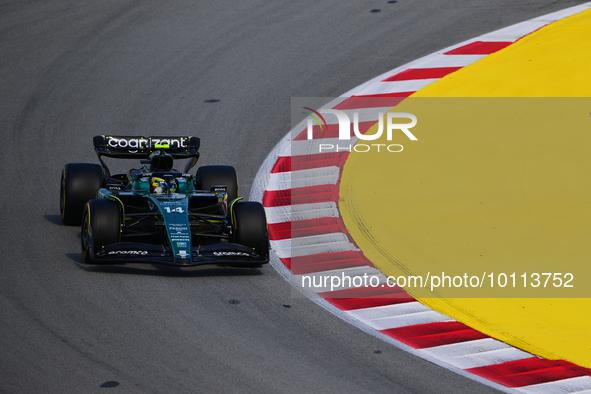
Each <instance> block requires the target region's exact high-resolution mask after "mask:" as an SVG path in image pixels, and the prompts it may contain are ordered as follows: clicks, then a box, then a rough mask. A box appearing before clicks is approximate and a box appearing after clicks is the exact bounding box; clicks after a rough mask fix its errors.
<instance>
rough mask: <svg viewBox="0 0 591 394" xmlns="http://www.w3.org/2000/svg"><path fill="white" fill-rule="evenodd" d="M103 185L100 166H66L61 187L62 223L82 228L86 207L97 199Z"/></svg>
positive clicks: (85, 164)
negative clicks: (97, 193)
mask: <svg viewBox="0 0 591 394" xmlns="http://www.w3.org/2000/svg"><path fill="white" fill-rule="evenodd" d="M103 183H104V182H103V169H102V168H101V166H99V165H98V164H88V163H70V164H66V165H65V166H64V169H63V170H62V180H61V186H60V214H61V218H62V222H64V224H66V225H68V226H74V225H75V226H80V223H82V215H83V212H84V206H85V205H86V203H87V202H88V201H89V200H92V199H93V198H95V197H96V192H97V190H99V189H100V188H101V187H103Z"/></svg>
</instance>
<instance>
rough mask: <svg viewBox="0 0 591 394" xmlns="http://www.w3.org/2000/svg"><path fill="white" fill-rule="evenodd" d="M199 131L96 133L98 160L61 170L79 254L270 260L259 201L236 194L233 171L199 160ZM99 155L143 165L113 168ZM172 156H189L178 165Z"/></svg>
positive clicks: (90, 258) (104, 260) (117, 259)
mask: <svg viewBox="0 0 591 394" xmlns="http://www.w3.org/2000/svg"><path fill="white" fill-rule="evenodd" d="M199 146H200V141H199V138H197V137H147V138H146V137H125V136H104V135H100V136H96V137H94V149H95V151H96V154H97V156H98V159H99V161H100V165H98V164H87V163H70V164H66V166H65V167H64V169H63V172H62V179H61V190H60V211H61V218H62V221H63V222H64V223H65V224H67V225H80V224H82V236H81V239H82V254H83V256H84V259H85V260H86V262H88V263H91V264H113V263H116V264H121V263H157V264H169V265H175V266H193V265H200V264H226V265H232V266H242V267H257V266H260V265H262V264H265V263H268V262H269V237H268V231H267V221H266V217H265V211H264V209H263V206H262V205H261V204H260V203H258V202H250V201H244V200H242V198H240V197H238V180H237V176H236V171H235V170H234V168H233V167H230V166H202V167H199V169H198V170H197V173H196V175H192V174H190V173H189V170H190V169H191V168H192V167H193V166H195V164H196V163H197V160H198V158H199ZM103 156H104V157H112V158H121V159H139V160H141V164H142V165H143V166H142V167H141V168H138V169H131V170H130V171H129V172H128V173H126V174H117V175H111V173H110V171H109V168H108V167H107V165H106V164H105V162H104V160H103ZM175 159H188V162H187V164H186V166H185V168H184V170H183V172H179V171H177V170H175V169H173V164H174V160H175Z"/></svg>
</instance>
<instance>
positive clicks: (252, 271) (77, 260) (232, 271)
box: [66, 253, 263, 278]
mask: <svg viewBox="0 0 591 394" xmlns="http://www.w3.org/2000/svg"><path fill="white" fill-rule="evenodd" d="M66 257H67V258H69V259H70V260H72V261H73V262H74V264H76V266H77V267H78V268H80V269H81V270H84V271H87V272H96V273H104V274H127V275H145V276H164V277H176V278H195V277H209V276H258V275H263V271H262V267H260V268H236V267H228V266H223V265H205V266H198V267H183V268H181V267H174V266H169V265H162V264H133V265H93V264H87V263H86V262H85V261H84V259H83V258H82V255H81V254H80V253H66Z"/></svg>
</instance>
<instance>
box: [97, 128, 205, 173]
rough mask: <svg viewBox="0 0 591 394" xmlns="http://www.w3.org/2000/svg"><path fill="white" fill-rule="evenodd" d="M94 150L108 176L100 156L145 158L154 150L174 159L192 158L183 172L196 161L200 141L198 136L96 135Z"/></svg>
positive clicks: (107, 170)
mask: <svg viewBox="0 0 591 394" xmlns="http://www.w3.org/2000/svg"><path fill="white" fill-rule="evenodd" d="M93 144H94V150H95V152H96V154H97V156H98V158H99V161H100V162H101V165H102V167H103V169H104V171H105V175H106V176H107V177H108V176H110V171H109V169H108V168H107V166H106V164H105V162H104V161H103V159H101V157H102V156H106V157H113V158H117V159H140V160H141V159H147V158H148V157H149V156H150V154H152V153H153V152H156V151H164V152H166V153H168V154H169V155H171V156H172V157H173V158H174V159H192V160H190V161H189V162H188V163H187V166H186V168H185V172H188V171H189V169H190V168H191V167H193V166H194V165H195V163H197V160H198V159H199V147H200V145H201V141H200V140H199V138H198V137H191V136H189V137H168V136H166V137H138V136H115V135H97V136H95V137H94V140H93Z"/></svg>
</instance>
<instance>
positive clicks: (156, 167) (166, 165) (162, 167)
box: [150, 153, 174, 172]
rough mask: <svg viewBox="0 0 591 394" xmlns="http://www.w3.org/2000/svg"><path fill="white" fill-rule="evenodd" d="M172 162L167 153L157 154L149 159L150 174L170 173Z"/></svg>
mask: <svg viewBox="0 0 591 394" xmlns="http://www.w3.org/2000/svg"><path fill="white" fill-rule="evenodd" d="M173 164H174V160H173V159H172V156H171V155H169V154H167V153H157V154H154V156H152V158H151V159H150V165H151V166H152V172H166V171H171V170H172V166H173Z"/></svg>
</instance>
